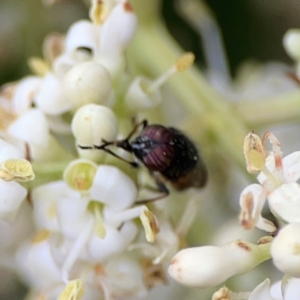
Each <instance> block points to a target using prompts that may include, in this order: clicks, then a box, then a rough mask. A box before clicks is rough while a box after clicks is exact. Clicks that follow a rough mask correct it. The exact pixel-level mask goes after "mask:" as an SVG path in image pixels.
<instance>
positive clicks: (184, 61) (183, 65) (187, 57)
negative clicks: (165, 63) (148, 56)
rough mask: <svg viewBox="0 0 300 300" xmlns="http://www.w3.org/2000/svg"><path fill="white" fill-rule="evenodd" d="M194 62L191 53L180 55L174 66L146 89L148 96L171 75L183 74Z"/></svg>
mask: <svg viewBox="0 0 300 300" xmlns="http://www.w3.org/2000/svg"><path fill="white" fill-rule="evenodd" d="M194 60H195V56H194V54H193V53H190V52H187V53H184V54H183V55H181V56H180V57H179V58H178V59H177V60H176V62H175V64H174V65H173V66H172V67H171V68H170V69H168V70H167V71H166V72H165V73H164V74H162V75H161V76H160V77H158V78H157V79H156V80H154V81H153V82H152V83H151V84H150V85H149V86H148V87H147V89H146V92H147V93H148V94H151V93H153V92H154V91H156V90H157V89H159V88H160V87H161V86H162V85H163V84H164V83H165V82H166V81H167V80H168V79H169V77H170V76H171V75H173V74H175V73H177V72H183V71H185V70H186V69H187V68H189V67H190V66H191V65H192V64H193V62H194Z"/></svg>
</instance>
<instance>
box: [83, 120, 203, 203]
mask: <svg viewBox="0 0 300 300" xmlns="http://www.w3.org/2000/svg"><path fill="white" fill-rule="evenodd" d="M140 126H142V128H143V130H142V131H141V133H140V135H139V136H137V137H136V138H135V139H134V140H132V141H130V139H131V137H132V136H133V135H134V134H135V132H136V131H137V130H138V128H139V127H140ZM110 145H115V146H117V147H119V148H122V149H124V150H125V151H127V152H130V153H132V154H134V155H135V157H136V158H137V159H138V160H140V161H141V162H142V163H143V164H144V166H145V167H146V168H147V169H148V170H149V171H150V172H151V174H152V175H153V177H154V179H155V181H156V184H157V186H158V189H159V191H160V192H162V193H163V194H162V195H160V196H159V197H156V198H155V199H151V200H157V199H161V198H163V197H165V196H166V195H168V194H169V191H168V189H167V187H166V186H165V182H166V181H167V182H169V183H171V185H172V186H173V187H174V188H175V189H177V190H184V189H187V188H190V187H195V188H202V187H204V186H205V184H206V182H207V177H208V176H207V169H206V166H205V164H204V162H203V160H202V159H201V157H200V156H199V153H198V151H197V148H196V147H195V145H194V144H193V142H192V141H190V139H189V138H188V137H186V136H185V135H184V134H183V133H182V132H180V131H179V130H177V129H175V128H173V127H164V126H162V125H156V124H154V125H148V122H147V121H146V120H144V121H142V122H141V123H138V124H136V126H135V128H134V129H133V130H132V132H131V133H130V134H129V135H128V137H127V138H126V139H124V140H120V141H113V142H107V141H103V144H102V145H100V146H97V145H94V147H82V146H79V147H80V148H82V149H101V150H104V151H106V152H108V153H110V154H111V155H113V156H115V157H118V158H120V159H121V160H124V161H126V162H127V163H129V164H130V165H132V166H133V167H137V166H138V164H137V163H136V162H130V161H127V160H125V159H124V158H122V157H120V156H118V155H117V154H115V153H114V152H112V151H111V150H110V149H108V148H107V147H108V146H110ZM143 202H146V201H143ZM139 203H140V202H139Z"/></svg>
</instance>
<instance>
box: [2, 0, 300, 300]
mask: <svg viewBox="0 0 300 300" xmlns="http://www.w3.org/2000/svg"><path fill="white" fill-rule="evenodd" d="M44 2H45V3H47V4H48V5H53V4H54V3H55V2H57V1H55V0H54V1H46V0H45V1H44ZM178 2H179V4H180V10H181V12H182V14H183V15H184V16H185V17H186V19H187V20H188V22H189V23H190V24H191V25H192V26H194V27H195V30H196V31H198V33H199V35H201V37H202V40H203V43H204V51H205V52H206V55H205V56H206V57H207V69H208V70H207V74H208V76H207V77H209V78H208V79H207V78H205V76H203V74H202V73H201V72H200V70H199V69H197V68H192V69H191V70H189V71H187V72H185V74H180V75H179V76H173V75H174V74H176V73H182V72H184V71H185V70H187V69H188V68H189V67H190V66H191V65H192V64H193V61H194V55H193V54H192V53H189V52H188V53H184V54H182V55H178V53H180V51H179V49H178V47H177V45H176V44H175V43H174V41H173V40H172V39H171V38H170V35H169V34H168V33H167V32H166V30H165V27H164V25H163V24H162V23H161V22H160V20H159V18H158V17H157V16H156V15H155V13H154V11H155V10H156V9H157V7H156V5H158V3H159V1H158V0H156V1H155V0H153V1H146V2H143V1H142V2H141V1H139V0H136V1H135V0H131V1H130V3H129V1H128V0H103V1H99V0H91V5H90V11H89V20H80V21H77V22H75V23H74V24H73V25H71V26H70V28H69V29H68V31H67V32H66V34H64V35H62V34H58V33H52V34H49V35H48V36H47V37H46V38H45V40H44V44H43V57H42V58H39V57H32V58H30V59H29V60H28V65H29V67H30V69H31V71H32V74H33V75H30V76H27V77H25V78H22V79H20V80H19V81H17V82H12V83H7V84H6V85H4V86H3V87H2V88H1V90H0V194H1V198H0V228H1V230H0V240H1V243H0V253H1V259H0V262H1V263H2V264H1V266H4V267H5V268H7V269H9V270H12V272H14V273H15V274H17V275H18V277H19V278H20V279H21V280H22V281H23V283H24V284H25V285H26V287H27V288H28V290H27V295H26V300H37V299H39V300H40V299H45V300H54V299H59V300H71V299H72V300H75V299H77V300H93V299H95V300H96V299H103V300H117V299H118V300H123V299H124V300H125V299H152V298H155V299H182V298H185V299H189V300H190V299H200V298H201V299H204V298H207V297H208V295H209V296H210V297H211V295H212V294H213V296H212V299H213V300H225V299H226V300H231V299H232V300H233V299H239V300H246V299H248V300H275V299H276V300H279V299H280V300H296V299H297V300H298V299H299V298H300V288H299V286H300V285H299V280H300V279H299V278H300V256H299V253H300V246H299V245H300V238H299V236H300V235H299V233H300V219H299V218H300V197H299V194H300V185H299V179H300V163H299V162H300V152H299V151H294V152H292V153H291V154H289V155H286V156H283V154H282V151H281V145H280V142H279V140H280V141H282V139H281V138H280V137H279V135H277V133H276V132H275V131H273V129H272V132H274V133H272V132H267V133H265V134H264V136H263V137H262V138H260V137H259V136H258V135H256V134H255V133H254V132H253V131H251V132H250V133H249V134H247V135H246V133H247V132H249V131H250V130H252V129H255V130H256V128H261V127H262V126H265V125H272V124H274V123H278V122H279V120H280V121H286V120H288V121H289V120H290V119H299V112H298V111H299V97H300V95H299V91H298V87H299V82H300V80H299V78H300V67H299V66H300V63H299V62H300V33H299V30H298V29H291V30H289V31H288V32H287V33H286V35H285V36H284V39H283V45H284V47H285V49H286V51H287V53H288V54H289V55H290V56H291V58H292V59H293V60H294V61H295V63H296V66H295V72H294V71H293V70H292V69H291V68H289V67H288V66H284V65H283V64H280V65H279V64H272V65H267V66H263V67H259V68H257V66H254V65H253V64H246V65H245V66H244V68H242V69H241V71H240V72H239V73H238V76H237V79H236V80H235V81H232V80H231V79H230V78H229V73H230V72H229V71H228V67H227V64H226V59H225V54H224V51H223V50H224V49H222V43H221V37H220V33H219V31H218V27H217V26H216V24H215V23H214V20H213V17H212V16H211V14H210V11H209V10H208V9H207V7H206V6H205V5H204V4H203V3H202V1H194V0H179V1H178ZM132 4H133V6H132ZM133 7H134V8H135V9H133ZM136 8H137V9H136ZM138 11H139V14H138V13H137V12H138ZM138 20H139V22H138ZM199 20H200V21H199ZM139 24H141V26H138V25H139ZM132 45H134V46H132ZM130 47H133V49H134V50H135V51H132V48H130ZM131 51H132V52H131ZM145 74H147V76H146V75H145ZM157 74H160V75H159V76H158V77H157V78H155V79H153V78H151V77H155V76H157ZM150 75H151V76H150ZM170 77H172V78H170ZM291 79H293V80H291ZM167 81H168V84H169V85H168V87H167V88H166V89H162V86H163V85H164V84H165V83H166V82H167ZM168 88H169V89H168ZM216 91H218V92H216ZM169 95H172V97H169ZM282 95H283V96H282ZM171 98H172V99H171ZM257 99H259V101H253V100H257ZM227 100H229V101H227ZM178 104H179V105H178ZM283 112H284V113H283ZM186 115H188V117H187V118H185V117H186ZM168 118H170V120H171V122H173V123H174V121H176V122H177V123H178V122H179V120H181V121H182V123H181V124H182V125H183V126H185V128H186V129H189V131H190V133H191V134H193V133H194V136H192V137H193V140H194V141H195V145H196V144H198V143H199V144H200V145H201V146H202V144H201V143H202V142H203V143H206V149H205V155H207V157H205V158H208V159H207V161H208V169H209V171H210V173H212V174H210V175H212V176H210V177H211V178H212V180H211V183H210V185H209V186H208V188H207V189H206V190H205V191H204V195H205V201H203V205H199V204H200V196H199V195H202V194H200V193H199V190H196V189H195V190H193V189H188V190H187V191H185V192H183V193H181V192H180V193H179V192H178V193H175V192H174V193H173V191H172V190H171V193H170V195H169V197H168V199H165V200H162V201H149V200H155V199H159V198H161V192H162V190H166V187H165V186H164V184H165V183H166V184H168V182H167V180H165V181H166V182H165V181H164V182H163V183H162V182H161V181H160V179H161V177H163V176H162V174H161V173H159V171H157V172H155V171H156V170H154V172H151V170H150V172H149V170H147V167H146V166H148V165H147V164H146V162H145V161H143V160H141V161H140V165H141V166H140V167H139V168H133V167H137V166H138V163H137V161H136V160H137V159H138V156H137V157H134V155H133V156H129V154H128V152H131V151H128V152H126V151H124V150H126V149H125V148H126V147H125V146H124V145H125V144H126V143H127V144H126V145H129V146H130V147H132V146H131V144H130V143H129V138H128V136H129V137H130V138H132V137H133V135H134V134H135V133H136V131H134V130H133V131H132V128H140V127H138V125H137V124H144V123H143V122H140V123H136V121H138V120H139V119H149V120H151V122H152V121H153V122H157V123H163V124H164V123H165V120H168ZM130 121H132V122H130ZM132 123H135V124H132ZM166 123H167V122H166ZM134 125H136V126H134ZM252 127H253V128H252ZM199 128H200V129H199ZM172 130H175V129H172ZM275 130H276V129H275ZM193 131H194V132H193ZM157 134H158V133H157ZM245 135H246V137H245ZM276 136H278V137H279V138H277V137H276ZM244 137H245V138H244ZM139 138H142V137H141V136H139ZM243 140H244V143H243ZM124 141H125V144H124ZM122 142H123V144H122V145H123V146H124V147H123V146H122V147H121V146H120V144H121V143H122ZM152 142H153V141H152ZM176 142H177V143H178V141H176ZM179 142H180V141H179ZM268 142H270V144H271V147H270V148H271V149H270V150H271V151H269V150H268V149H267V148H268V147H267V146H266V144H267V143H268ZM172 143H173V144H172ZM106 146H109V147H106ZM129 146H128V147H129ZM169 146H174V142H173V141H172V142H171V143H170V144H169ZM135 147H136V148H138V146H136V145H135ZM174 149H175V147H174ZM174 149H173V148H172V149H171V150H172V151H173V150H174ZM176 149H177V150H178V148H176ZM179 149H180V150H181V148H180V147H179ZM135 150H140V149H135ZM142 150H143V151H145V152H147V151H149V149H142ZM150 150H151V149H150ZM159 150H161V149H160V148H159ZM186 150H188V154H190V153H192V154H193V160H194V162H195V161H197V162H198V166H199V161H200V157H197V156H196V154H195V153H196V148H195V151H194V150H193V149H191V148H190V149H186ZM172 151H170V152H172ZM174 151H175V150H174ZM132 152H134V151H132ZM161 152H162V156H163V157H168V156H169V153H167V152H164V151H163V150H162V151H161ZM207 153H208V154H207ZM243 153H244V157H243ZM180 154H182V157H184V156H185V155H186V153H185V152H184V151H183V153H180ZM150 158H153V159H154V162H156V159H157V157H156V156H153V157H150ZM158 158H160V157H158ZM198 158H199V160H198ZM244 160H245V161H246V169H245V164H244ZM143 162H144V165H143ZM176 163H178V165H179V166H180V164H182V165H184V166H185V165H186V164H187V163H188V161H187V160H185V159H183V161H180V162H178V161H177V162H176ZM178 165H177V167H178ZM169 167H170V166H169ZM195 169H196V168H195ZM246 170H247V172H248V173H250V174H257V177H256V178H257V183H251V184H249V185H248V186H247V187H245V188H244V189H243V190H242V192H241V193H240V197H239V201H238V197H237V196H236V195H235V193H236V190H234V188H230V189H229V190H230V192H229V193H231V195H234V199H233V201H231V202H230V199H227V198H229V197H228V195H225V193H224V191H225V189H224V186H225V183H226V184H228V185H229V186H230V187H232V186H234V183H232V182H231V180H232V178H234V176H235V172H237V171H239V172H240V173H239V174H243V176H240V177H241V178H242V177H243V178H242V179H247V180H248V179H249V174H248V173H247V172H246ZM175 171H178V170H177V169H176V168H173V169H172V172H173V173H176V172H175ZM198 171H199V170H193V172H191V173H189V174H188V176H182V177H180V178H179V179H180V180H179V181H178V182H176V183H178V186H180V184H182V183H183V185H184V186H189V185H188V182H189V181H191V180H194V181H197V176H198V175H199V174H198V173H197V172H198ZM205 171H206V170H205ZM185 175H186V174H185ZM174 176H175V175H174ZM251 176H252V175H251ZM163 179H166V178H164V177H163ZM239 179H240V178H239ZM252 179H253V178H252ZM223 181H224V184H223ZM154 184H156V185H157V187H156V188H155V189H153V185H154ZM199 184H200V183H199V182H198V186H199ZM201 186H202V183H201ZM172 187H175V185H173V186H170V189H172ZM153 190H154V191H153ZM238 190H239V191H240V190H241V188H240V187H239V189H238ZM167 191H168V190H167ZM238 193H239V192H238ZM157 195H158V196H157ZM165 195H166V193H164V196H165ZM230 197H231V196H230ZM215 198H218V199H217V200H216V199H215ZM169 200H170V201H169ZM181 200H183V201H181ZM206 200H207V201H206ZM226 200H228V202H226ZM176 201H177V202H176ZM221 202H222V203H221ZM266 204H267V205H266ZM229 206H231V207H229ZM199 207H200V209H199ZM202 207H203V209H202ZM216 207H217V209H216V210H219V211H218V212H214V213H212V211H213V209H215V208H216ZM220 208H221V209H220ZM201 209H202V212H199V211H200V210H201ZM226 210H228V212H229V211H230V210H232V211H234V218H233V220H234V224H236V225H237V226H235V227H234V225H232V223H231V222H227V223H226V224H225V222H226V221H227V220H225V218H226V217H227V215H226V213H227V212H225V211H226ZM238 210H240V212H239V217H237V211H238ZM267 210H268V211H270V213H269V214H268V215H267V214H265V212H266V211H267ZM223 211H224V212H225V213H223ZM208 212H209V213H208ZM196 216H201V217H199V218H196ZM193 222H194V226H192V225H193ZM228 224H229V225H228ZM210 227H217V229H216V230H218V232H213V233H212V230H211V228H210ZM232 227H234V229H233V230H232ZM190 228H191V229H192V230H191V231H190V232H188V231H189V229H190ZM255 230H260V231H259V232H260V235H259V238H258V240H257V239H256V240H257V242H250V241H249V240H253V239H254V238H253V232H254V231H255ZM261 231H263V232H264V233H263V235H261ZM232 232H233V236H234V237H233V238H231V236H232V234H231V233H232ZM241 232H242V233H241ZM245 232H247V233H248V234H249V236H246V234H245ZM196 236H197V237H196ZM199 236H200V238H199ZM220 236H221V239H222V243H218V242H217V239H218V238H219V237H220ZM195 237H196V238H195ZM202 237H203V239H202ZM206 238H209V239H210V242H211V243H210V242H209V243H210V244H211V245H207V240H205V239H206ZM223 241H225V242H224V243H223ZM191 244H192V245H202V246H196V247H193V248H190V247H189V246H190V245H191ZM182 248H185V249H182ZM267 260H270V261H271V262H272V266H273V269H272V270H273V271H272V274H270V276H268V277H270V279H269V278H267V279H265V277H266V276H265V275H263V277H262V276H261V275H262V274H261V273H259V271H258V270H259V268H261V266H260V265H261V264H262V263H263V262H265V261H267ZM266 270H267V268H266ZM250 271H251V274H254V275H253V276H252V277H253V278H254V280H252V281H250V282H249V283H248V286H247V288H248V287H251V290H252V291H249V292H234V291H233V290H238V289H239V290H241V289H243V290H244V288H243V286H242V288H240V286H239V285H238V284H237V285H232V282H233V281H231V278H232V277H234V276H237V275H242V274H245V275H247V273H250ZM273 273H274V274H275V273H276V276H277V278H276V276H273ZM282 273H284V276H282ZM256 277H259V279H257V278H256ZM235 278H241V277H240V276H238V277H235ZM248 278H249V277H248ZM279 278H280V280H278V279H279ZM227 280H229V281H228V282H227ZM237 280H238V279H237ZM271 281H276V282H275V283H272V284H271ZM224 282H225V283H226V285H228V287H230V289H229V288H228V287H226V286H223V287H220V286H219V287H216V286H218V285H222V284H224ZM177 283H179V284H177ZM160 285H163V288H161V289H159V288H155V287H157V286H160ZM255 286H256V287H255ZM185 287H187V288H188V289H187V288H185ZM153 288H155V289H153ZM193 288H198V289H197V292H194V291H195V290H196V289H193ZM209 288H211V289H209ZM152 289H153V290H152ZM212 289H213V290H212ZM231 289H232V290H231ZM150 290H151V291H150ZM190 291H192V292H190ZM205 291H208V292H205ZM202 292H203V294H202ZM181 293H185V296H182V294H181ZM186 293H188V294H186ZM186 295H187V296H186ZM195 295H196V296H195ZM203 295H204V296H203Z"/></svg>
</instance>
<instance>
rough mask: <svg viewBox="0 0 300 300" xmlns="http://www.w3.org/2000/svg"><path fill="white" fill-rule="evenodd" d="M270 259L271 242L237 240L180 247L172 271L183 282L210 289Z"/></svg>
mask: <svg viewBox="0 0 300 300" xmlns="http://www.w3.org/2000/svg"><path fill="white" fill-rule="evenodd" d="M268 258H269V244H265V245H254V244H251V243H247V242H245V241H242V240H237V241H234V242H231V243H228V244H225V245H223V246H222V247H214V246H203V247H196V248H189V249H184V250H181V251H180V252H178V253H177V254H176V255H175V256H174V258H173V259H172V262H171V265H170V266H169V273H170V275H171V277H173V278H174V279H175V280H176V281H178V282H180V283H182V284H184V285H187V286H192V287H198V288H207V287H212V286H215V285H217V284H220V283H222V282H224V281H225V280H227V279H228V278H230V277H232V276H234V275H238V274H243V273H246V272H249V271H250V270H252V269H253V268H255V267H256V266H257V265H258V264H260V263H261V262H263V261H265V260H266V259H268Z"/></svg>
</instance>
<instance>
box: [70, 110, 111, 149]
mask: <svg viewBox="0 0 300 300" xmlns="http://www.w3.org/2000/svg"><path fill="white" fill-rule="evenodd" d="M71 127H72V132H73V135H74V137H75V139H76V142H77V144H78V145H80V146H91V147H92V146H93V145H101V143H102V140H103V139H104V140H107V141H112V140H114V139H115V138H116V136H117V119H116V117H115V114H114V113H113V111H112V110H111V109H109V108H107V107H105V106H102V105H96V104H87V105H84V106H82V107H81V108H80V109H78V110H77V112H76V113H75V115H74V117H73V120H72V125H71Z"/></svg>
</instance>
